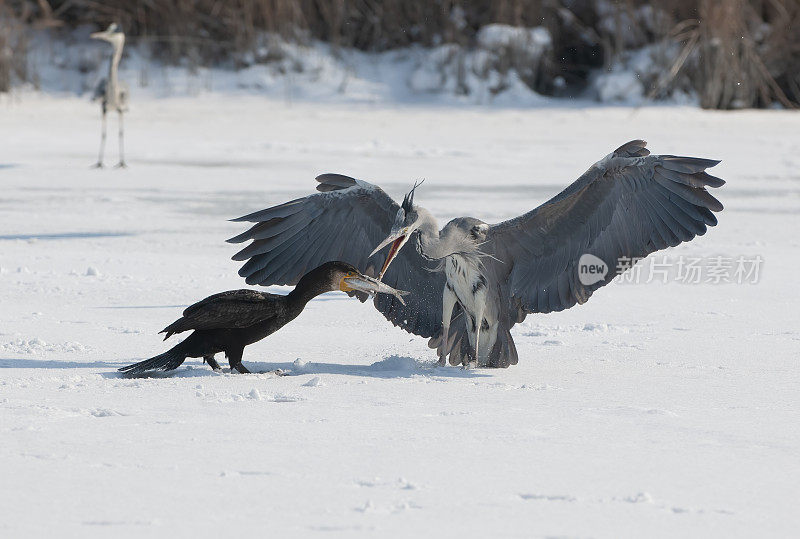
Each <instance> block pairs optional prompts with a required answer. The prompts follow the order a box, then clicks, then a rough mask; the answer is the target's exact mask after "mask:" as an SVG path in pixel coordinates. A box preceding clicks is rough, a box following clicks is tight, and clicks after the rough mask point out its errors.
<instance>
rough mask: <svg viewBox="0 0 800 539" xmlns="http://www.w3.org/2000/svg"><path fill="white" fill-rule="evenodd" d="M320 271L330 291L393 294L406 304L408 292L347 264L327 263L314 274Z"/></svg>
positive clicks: (372, 294)
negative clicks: (404, 296)
mask: <svg viewBox="0 0 800 539" xmlns="http://www.w3.org/2000/svg"><path fill="white" fill-rule="evenodd" d="M318 271H319V272H322V274H323V276H322V279H324V280H325V281H326V282H327V283H328V284H327V287H328V289H329V290H332V291H333V290H341V291H342V292H364V293H365V294H369V295H371V296H374V295H375V294H377V293H382V294H392V295H393V296H395V297H397V298H398V299H399V300H400V303H403V304H405V302H404V301H403V298H402V297H401V296H403V295H405V294H406V292H401V291H399V290H395V289H394V288H392V287H391V286H388V285H386V284H383V283H382V282H380V281H378V280H377V279H373V278H372V277H369V276H367V275H364V274H363V273H361V272H360V271H358V270H357V269H356V267H355V266H353V265H351V264H348V263H347V262H339V261H335V262H326V263H325V264H323V265H322V266H320V267H319V268H317V269H316V270H313V272H318ZM298 284H299V283H298Z"/></svg>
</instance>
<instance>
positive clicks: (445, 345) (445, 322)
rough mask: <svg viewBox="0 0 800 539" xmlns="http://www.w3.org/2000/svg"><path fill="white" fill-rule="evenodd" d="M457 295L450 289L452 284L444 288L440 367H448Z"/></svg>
mask: <svg viewBox="0 0 800 539" xmlns="http://www.w3.org/2000/svg"><path fill="white" fill-rule="evenodd" d="M456 300H457V298H456V293H455V292H453V289H452V288H450V284H449V283H448V284H446V285H445V287H444V295H443V296H442V345H441V349H442V352H441V353H440V354H439V366H440V367H444V366H445V365H447V353H448V352H449V346H450V342H449V339H450V319H451V318H453V307H455V305H456Z"/></svg>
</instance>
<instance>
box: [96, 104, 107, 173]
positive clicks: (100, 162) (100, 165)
mask: <svg viewBox="0 0 800 539" xmlns="http://www.w3.org/2000/svg"><path fill="white" fill-rule="evenodd" d="M101 125H102V127H101V128H100V155H99V156H98V157H97V163H95V164H94V168H103V150H104V149H105V147H106V108H105V106H104V107H103V120H102V124H101Z"/></svg>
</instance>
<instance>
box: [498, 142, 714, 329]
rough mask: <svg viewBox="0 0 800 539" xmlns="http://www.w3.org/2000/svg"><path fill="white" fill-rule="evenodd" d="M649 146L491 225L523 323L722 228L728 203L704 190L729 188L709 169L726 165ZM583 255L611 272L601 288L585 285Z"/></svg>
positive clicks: (621, 151)
mask: <svg viewBox="0 0 800 539" xmlns="http://www.w3.org/2000/svg"><path fill="white" fill-rule="evenodd" d="M645 145H646V143H645V142H644V141H642V140H634V141H631V142H629V143H627V144H625V145H624V146H621V147H620V148H618V149H616V150H615V151H614V152H613V153H611V154H610V155H608V156H607V157H605V158H604V159H603V160H601V161H599V162H597V163H595V164H594V165H593V166H592V167H591V168H590V169H589V170H588V171H586V173H584V174H583V175H582V176H581V177H580V178H579V179H578V180H577V181H575V183H573V184H572V185H570V186H569V187H567V188H566V189H565V190H564V191H563V192H561V193H560V194H558V195H556V196H555V197H554V198H553V199H551V200H549V201H548V202H545V203H544V204H542V205H541V206H539V207H538V208H536V209H534V210H532V211H530V212H528V213H526V214H525V215H521V216H519V217H517V218H515V219H511V220H509V221H505V222H503V223H499V224H497V225H494V226H492V227H490V229H489V233H488V237H487V242H486V244H485V245H484V247H483V250H485V251H486V252H488V253H490V254H491V255H492V256H494V257H495V258H497V259H498V260H500V261H501V262H494V261H492V264H493V266H495V267H494V270H495V271H497V272H498V274H501V276H502V277H504V279H503V280H505V281H506V282H507V286H508V290H507V292H508V295H509V296H510V299H511V303H512V310H514V311H516V314H517V321H520V320H521V319H522V318H524V317H525V313H533V312H540V313H547V312H551V311H561V310H563V309H567V308H569V307H572V306H573V305H575V304H576V303H584V302H585V301H586V300H587V299H589V296H591V295H592V293H593V292H594V291H595V290H596V289H597V288H600V287H601V286H603V285H605V284H607V283H609V282H610V281H611V280H612V279H613V278H614V277H615V275H617V274H618V273H619V270H620V269H621V268H624V263H625V262H626V261H629V260H630V259H636V258H639V257H644V256H646V255H648V254H649V253H652V252H654V251H657V250H659V249H664V248H666V247H668V246H675V245H678V244H679V243H681V242H684V241H689V240H691V239H693V238H694V237H695V236H700V235H702V234H705V232H706V227H708V226H714V225H716V224H717V219H716V217H714V214H713V213H712V211H714V212H718V211H721V210H722V204H721V203H720V202H719V201H718V200H717V199H716V198H714V197H713V196H711V195H710V194H709V193H708V191H706V189H705V188H706V187H720V186H721V185H723V184H724V183H725V182H724V181H722V180H721V179H719V178H716V177H714V176H711V175H709V174H707V173H706V172H705V169H706V168H708V167H713V166H714V165H716V164H717V163H719V161H713V160H710V159H697V158H693V157H676V156H671V155H650V152H649V151H648V150H647V149H646V148H645ZM584 254H589V255H594V256H596V257H598V258H600V259H601V260H602V261H603V262H604V263H605V264H606V267H607V269H608V273H607V275H606V276H605V277H604V278H602V279H601V280H599V281H598V282H594V283H591V284H584V283H583V282H581V279H580V278H579V274H578V270H579V260H580V259H581V257H582V255H584ZM620 261H622V262H623V264H622V265H620ZM584 281H590V279H586V278H584ZM512 319H513V317H512Z"/></svg>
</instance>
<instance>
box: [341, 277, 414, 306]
mask: <svg viewBox="0 0 800 539" xmlns="http://www.w3.org/2000/svg"><path fill="white" fill-rule="evenodd" d="M339 288H340V289H341V290H342V291H343V292H351V291H353V290H358V291H359V292H364V293H366V294H369V295H370V296H374V295H375V294H378V293H380V294H391V295H393V296H394V297H396V298H397V299H398V301H400V303H402V304H403V305H405V304H406V302H405V301H404V300H403V296H407V295H408V292H404V291H402V290H395V289H394V288H392V287H391V286H389V285H388V284H384V283H382V282H380V281H379V280H378V279H373V278H372V277H367V276H366V275H363V274H361V273H351V274H350V275H347V276H346V277H345V278H343V279H342V282H341V285H340V286H339Z"/></svg>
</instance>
